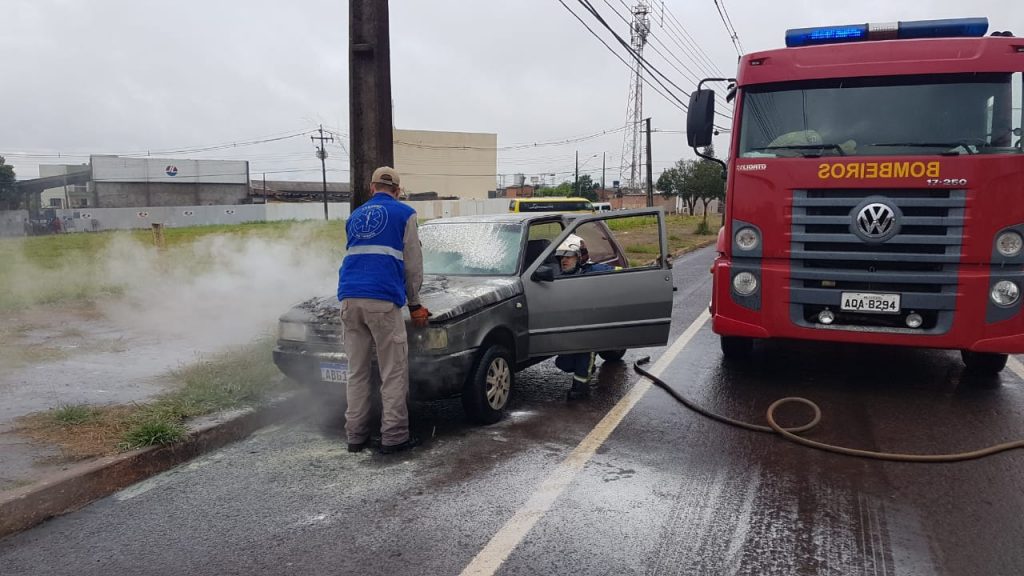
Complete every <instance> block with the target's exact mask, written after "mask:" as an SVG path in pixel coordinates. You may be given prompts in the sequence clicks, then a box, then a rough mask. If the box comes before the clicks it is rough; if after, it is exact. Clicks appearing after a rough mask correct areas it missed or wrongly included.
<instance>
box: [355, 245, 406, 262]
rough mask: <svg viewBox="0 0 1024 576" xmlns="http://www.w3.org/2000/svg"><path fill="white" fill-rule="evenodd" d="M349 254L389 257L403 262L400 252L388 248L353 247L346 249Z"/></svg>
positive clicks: (403, 258) (372, 246) (371, 246)
mask: <svg viewBox="0 0 1024 576" xmlns="http://www.w3.org/2000/svg"><path fill="white" fill-rule="evenodd" d="M348 253H349V254H378V255H380V256H391V257H392V258H395V259H397V260H401V261H402V262H404V261H405V256H404V255H403V254H402V251H401V250H395V249H394V248H391V247H390V246H377V245H367V244H364V245H362V246H353V247H351V248H349V249H348Z"/></svg>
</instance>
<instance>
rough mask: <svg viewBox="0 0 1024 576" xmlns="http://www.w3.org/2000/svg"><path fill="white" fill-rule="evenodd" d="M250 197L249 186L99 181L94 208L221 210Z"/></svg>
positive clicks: (94, 192)
mask: <svg viewBox="0 0 1024 576" xmlns="http://www.w3.org/2000/svg"><path fill="white" fill-rule="evenodd" d="M248 195H249V186H248V185H247V184H206V183H202V184H183V183H164V182H99V181H96V182H94V183H93V197H94V199H95V202H93V203H90V204H91V205H95V206H96V207H97V208H136V207H156V206H184V205H188V206H217V205H222V204H239V203H241V202H242V201H243V200H244V199H246V198H248Z"/></svg>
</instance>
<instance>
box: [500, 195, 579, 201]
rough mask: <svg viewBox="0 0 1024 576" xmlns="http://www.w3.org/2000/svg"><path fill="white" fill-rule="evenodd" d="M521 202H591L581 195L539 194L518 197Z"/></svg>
mask: <svg viewBox="0 0 1024 576" xmlns="http://www.w3.org/2000/svg"><path fill="white" fill-rule="evenodd" d="M516 200H518V201H520V202H590V200H588V199H586V198H582V197H580V196H539V197H532V198H516Z"/></svg>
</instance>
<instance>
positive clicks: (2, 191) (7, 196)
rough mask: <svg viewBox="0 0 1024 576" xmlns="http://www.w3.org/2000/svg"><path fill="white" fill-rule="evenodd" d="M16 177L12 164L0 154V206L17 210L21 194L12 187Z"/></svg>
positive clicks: (19, 205)
mask: <svg viewBox="0 0 1024 576" xmlns="http://www.w3.org/2000/svg"><path fill="white" fill-rule="evenodd" d="M15 180H16V177H15V174H14V166H11V165H10V164H7V163H6V160H5V159H4V157H3V156H0V208H6V209H8V210H17V209H18V208H20V207H21V200H22V199H21V195H20V194H18V190H17V188H15V187H14V183H15Z"/></svg>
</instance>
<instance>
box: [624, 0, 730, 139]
mask: <svg viewBox="0 0 1024 576" xmlns="http://www.w3.org/2000/svg"><path fill="white" fill-rule="evenodd" d="M604 3H605V4H607V5H608V7H609V8H611V10H612V12H614V13H615V15H616V16H618V17H619V19H620V20H622V21H623V22H624V23H626V25H627V26H629V25H630V22H629V20H627V19H626V17H625V16H623V15H622V14H621V13H619V11H618V10H617V9H616V8H615V7H614V6H612V4H611V2H610V1H609V0H604ZM619 3H620V4H621V5H623V6H625V7H626V9H627V10H628V9H629V6H628V5H627V4H626V3H625V0H619ZM663 29H664V27H663ZM648 36H650V37H651V38H652V39H653V40H654V41H655V42H657V43H658V44H659V45H660V46H661V47H662V48H664V49H665V51H666V52H668V55H666V54H665V53H664V52H662V51H661V50H659V49H658V47H657V46H654V45H653V44H651V49H652V50H654V52H655V53H657V54H658V55H659V56H661V57H662V58H664V59H665V62H667V63H668V65H669V66H671V67H672V68H674V69H675V70H676V71H677V72H679V73H680V74H682V75H683V76H684V77H686V79H687V80H689V81H691V82H693V84H694V85H697V84H699V83H700V80H701V78H700V77H701V76H702V75H707V76H716V75H717V76H720V75H721V74H713V73H712V74H708V73H707V72H706V71H704V70H702V71H701V73H697V72H694V71H693V69H692V68H690V67H689V66H687V65H686V63H685V62H683V61H682V60H681V59H680V58H679V57H678V56H676V55H675V53H673V52H672V49H671V48H669V47H668V46H667V45H666V44H665V43H664V42H662V41H661V38H659V37H658V36H656V35H655V34H654V32H653V31H652V30H648ZM676 44H677V45H678V42H676ZM680 48H682V47H681V46H680ZM684 51H685V49H684ZM691 56H692V54H691ZM669 57H671V58H672V59H674V60H675V61H676V62H678V63H679V64H680V65H681V66H682V67H683V68H685V69H686V71H685V72H684V71H683V70H681V69H680V68H679V66H676V65H675V64H673V63H672V62H671V61H670V60H669ZM691 63H692V64H694V65H695V66H696V67H697V68H700V66H699V65H697V62H696V60H694V61H692V62H691ZM716 96H717V97H718V99H719V101H720V103H721V104H722V105H723V106H728V105H729V104H728V102H726V101H725V98H724V96H722V95H721V94H716ZM721 116H726V115H725V114H721ZM726 117H727V118H728V116H726ZM730 119H731V118H730Z"/></svg>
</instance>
